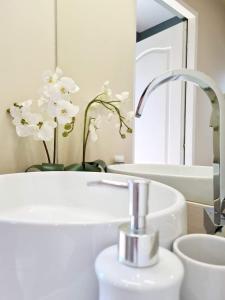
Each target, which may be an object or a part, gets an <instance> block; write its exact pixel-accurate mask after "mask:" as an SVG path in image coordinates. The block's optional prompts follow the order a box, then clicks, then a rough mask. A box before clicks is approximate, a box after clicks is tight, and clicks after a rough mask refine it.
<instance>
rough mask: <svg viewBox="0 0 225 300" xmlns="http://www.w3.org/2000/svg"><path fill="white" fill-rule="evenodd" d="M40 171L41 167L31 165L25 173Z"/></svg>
mask: <svg viewBox="0 0 225 300" xmlns="http://www.w3.org/2000/svg"><path fill="white" fill-rule="evenodd" d="M35 171H42V165H32V166H30V167H28V168H27V169H26V170H25V173H26V172H35Z"/></svg>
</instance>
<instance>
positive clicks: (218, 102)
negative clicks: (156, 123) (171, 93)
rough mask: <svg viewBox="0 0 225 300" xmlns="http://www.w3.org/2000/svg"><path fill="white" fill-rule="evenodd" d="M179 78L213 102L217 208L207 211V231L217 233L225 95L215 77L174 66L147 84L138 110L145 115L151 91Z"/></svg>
mask: <svg viewBox="0 0 225 300" xmlns="http://www.w3.org/2000/svg"><path fill="white" fill-rule="evenodd" d="M175 80H183V81H188V82H192V83H194V84H195V85H197V86H198V87H200V88H201V89H202V90H203V91H204V92H205V93H206V94H207V96H208V97H209V99H210V102H211V105H212V114H211V121H210V126H211V127H212V128H213V153H214V159H213V165H214V174H213V191H214V199H213V205H214V207H213V208H207V209H205V211H204V225H205V229H206V231H207V233H215V232H217V231H219V230H221V228H222V227H223V226H225V99H224V96H223V94H222V92H221V91H220V90H219V89H218V87H217V86H216V84H215V83H214V81H213V80H212V79H211V78H210V77H208V76H206V75H205V74H203V73H201V72H198V71H194V70H187V69H181V70H173V71H169V72H166V73H164V74H162V75H160V76H158V77H156V78H154V79H153V80H152V81H151V82H150V83H149V84H148V85H147V87H146V88H145V90H144V92H143V94H142V96H141V98H140V100H139V103H138V107H137V110H136V117H141V115H142V112H143V109H144V106H145V104H146V101H147V99H148V98H149V96H150V95H151V93H152V92H153V91H154V90H155V89H157V88H158V87H159V86H161V85H162V84H164V83H167V82H169V81H175Z"/></svg>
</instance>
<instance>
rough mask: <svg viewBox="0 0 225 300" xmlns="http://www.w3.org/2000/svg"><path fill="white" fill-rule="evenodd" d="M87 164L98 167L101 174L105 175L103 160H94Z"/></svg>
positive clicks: (105, 167)
mask: <svg viewBox="0 0 225 300" xmlns="http://www.w3.org/2000/svg"><path fill="white" fill-rule="evenodd" d="M89 164H92V165H94V166H97V167H100V168H101V169H102V171H103V172H106V173H107V165H106V163H105V162H104V161H103V160H101V159H97V160H94V161H93V162H89Z"/></svg>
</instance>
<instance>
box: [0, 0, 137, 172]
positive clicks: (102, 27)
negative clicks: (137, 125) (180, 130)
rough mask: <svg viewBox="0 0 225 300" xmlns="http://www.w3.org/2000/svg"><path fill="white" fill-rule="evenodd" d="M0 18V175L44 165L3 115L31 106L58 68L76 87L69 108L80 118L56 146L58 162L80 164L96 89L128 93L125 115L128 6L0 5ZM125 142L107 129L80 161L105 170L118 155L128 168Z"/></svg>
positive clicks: (131, 12)
mask: <svg viewBox="0 0 225 300" xmlns="http://www.w3.org/2000/svg"><path fill="white" fill-rule="evenodd" d="M0 17H1V28H0V33H1V37H2V39H1V42H0V43H1V45H0V46H1V56H0V65H1V69H0V79H1V87H0V98H1V104H2V105H1V110H0V119H1V124H2V126H1V128H0V139H1V141H4V143H3V145H2V147H1V149H0V159H1V164H0V172H1V173H8V172H15V171H24V170H25V169H26V167H28V166H30V165H32V164H34V163H38V164H39V163H42V162H43V161H44V160H45V154H44V152H43V150H42V144H40V143H38V142H35V141H33V140H29V139H27V138H26V139H21V138H19V137H18V136H17V135H16V133H15V129H14V128H13V127H12V124H11V122H10V120H9V118H8V116H7V114H6V113H5V111H6V109H7V108H8V107H9V106H10V105H11V104H12V103H13V102H16V101H17V102H22V101H24V100H27V99H30V98H33V99H37V98H38V97H39V94H38V88H39V87H40V86H41V84H42V83H41V76H42V73H43V71H45V70H47V69H51V70H54V68H55V67H56V66H57V65H58V66H59V67H60V68H62V69H63V71H64V72H65V74H66V75H67V76H69V77H72V78H73V79H74V80H75V82H76V83H77V84H78V85H79V86H80V91H79V93H77V94H75V95H74V96H73V99H72V100H73V103H74V104H78V105H79V106H80V110H81V112H80V115H79V118H77V124H76V130H74V132H73V133H72V134H71V136H70V137H68V139H66V140H64V141H63V143H61V142H60V141H59V161H63V162H64V163H65V165H67V164H70V163H74V162H80V161H81V155H82V130H83V117H82V116H83V113H84V107H85V106H86V105H87V103H88V102H89V101H90V100H91V99H92V98H93V97H95V96H96V95H97V94H98V93H99V91H100V90H101V89H102V85H103V83H104V82H105V81H107V80H109V81H110V83H111V86H112V89H113V91H114V92H115V93H118V92H121V91H124V90H125V91H130V98H131V100H130V104H129V105H128V106H129V107H127V110H131V109H132V98H133V95H132V90H133V76H134V75H133V74H134V69H133V68H134V56H135V55H134V53H135V22H136V6H135V1H134V0H132V1H130V0H124V1H122V2H121V1H120V0H115V1H104V0H98V1H92V0H86V1H83V0H49V1H46V0H40V1H34V0H32V1H30V0H21V1H16V0H9V1H6V0H4V1H1V4H0ZM60 139H62V137H60ZM131 142H132V138H131V137H128V138H127V139H126V141H124V140H122V139H121V138H120V136H119V134H118V130H117V129H115V128H114V125H112V124H110V123H108V124H106V125H105V126H104V128H101V129H99V140H98V141H97V142H96V143H95V144H94V143H93V144H92V145H91V147H89V148H88V151H87V160H94V159H97V158H101V159H103V160H105V161H106V162H110V161H112V160H113V157H114V155H115V154H123V155H125V156H126V159H127V160H128V161H131V154H132V151H131ZM49 146H50V145H49Z"/></svg>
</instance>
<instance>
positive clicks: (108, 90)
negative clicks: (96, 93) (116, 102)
mask: <svg viewBox="0 0 225 300" xmlns="http://www.w3.org/2000/svg"><path fill="white" fill-rule="evenodd" d="M109 84H110V83H109V81H108V80H107V81H105V82H104V84H103V93H104V94H105V95H106V97H107V98H108V99H109V100H110V99H111V98H112V90H111V88H110V87H109Z"/></svg>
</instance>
